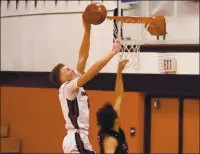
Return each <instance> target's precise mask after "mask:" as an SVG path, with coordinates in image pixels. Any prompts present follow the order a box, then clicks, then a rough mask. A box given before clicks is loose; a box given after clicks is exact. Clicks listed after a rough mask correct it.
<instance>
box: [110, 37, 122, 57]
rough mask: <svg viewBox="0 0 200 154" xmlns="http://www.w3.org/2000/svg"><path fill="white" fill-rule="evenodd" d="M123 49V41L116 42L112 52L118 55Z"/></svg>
mask: <svg viewBox="0 0 200 154" xmlns="http://www.w3.org/2000/svg"><path fill="white" fill-rule="evenodd" d="M120 49H121V41H120V40H115V42H114V44H113V47H112V52H113V53H114V54H117V53H118V52H119V51H120Z"/></svg>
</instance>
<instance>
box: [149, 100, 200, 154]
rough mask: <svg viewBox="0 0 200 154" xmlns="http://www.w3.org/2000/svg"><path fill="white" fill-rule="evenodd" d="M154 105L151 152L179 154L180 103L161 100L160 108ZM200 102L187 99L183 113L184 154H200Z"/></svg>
mask: <svg viewBox="0 0 200 154" xmlns="http://www.w3.org/2000/svg"><path fill="white" fill-rule="evenodd" d="M151 102H152V103H151V105H152V118H151V119H152V120H151V152H152V153H178V120H179V115H178V114H179V101H178V99H174V98H171V99H169V98H167V99H166V98H162V99H160V108H154V107H153V102H154V99H152V101H151ZM199 103H200V102H199V100H197V99H185V100H184V112H183V153H191V154H192V153H199V150H200V149H199V148H200V147H199V142H200V139H199V129H200V127H199Z"/></svg>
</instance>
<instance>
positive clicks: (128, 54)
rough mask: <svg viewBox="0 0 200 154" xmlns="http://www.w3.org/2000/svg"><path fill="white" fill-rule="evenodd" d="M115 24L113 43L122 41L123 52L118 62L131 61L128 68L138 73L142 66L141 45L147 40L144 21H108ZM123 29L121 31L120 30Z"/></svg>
mask: <svg viewBox="0 0 200 154" xmlns="http://www.w3.org/2000/svg"><path fill="white" fill-rule="evenodd" d="M108 22H111V23H113V24H114V25H113V41H115V40H116V39H117V40H120V41H121V50H120V52H119V53H118V62H120V61H122V60H129V62H128V63H127V64H126V67H131V66H133V68H134V69H135V70H136V71H138V70H139V69H140V68H141V66H140V45H141V43H142V42H143V40H145V36H146V32H147V28H148V26H149V24H150V23H148V24H147V26H146V27H145V23H144V21H142V18H141V20H136V19H133V18H126V19H121V20H120V19H117V20H108ZM119 25H120V26H119ZM120 27H121V29H119V28H120Z"/></svg>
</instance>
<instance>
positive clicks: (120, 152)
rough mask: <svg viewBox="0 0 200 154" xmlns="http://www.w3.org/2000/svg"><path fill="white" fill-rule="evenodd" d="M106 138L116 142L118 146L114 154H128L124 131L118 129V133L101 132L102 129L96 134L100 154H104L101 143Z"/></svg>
mask: <svg viewBox="0 0 200 154" xmlns="http://www.w3.org/2000/svg"><path fill="white" fill-rule="evenodd" d="M106 136H111V137H114V138H115V139H116V140H117V142H118V146H117V148H116V150H115V153H114V154H128V145H127V143H126V138H125V134H124V131H123V130H122V129H121V128H119V132H116V131H113V130H109V131H103V130H102V129H100V131H99V134H98V139H99V145H100V149H101V154H104V150H105V149H104V145H103V142H104V139H105V137H106Z"/></svg>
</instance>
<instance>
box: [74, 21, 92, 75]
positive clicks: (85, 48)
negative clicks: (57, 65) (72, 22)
mask: <svg viewBox="0 0 200 154" xmlns="http://www.w3.org/2000/svg"><path fill="white" fill-rule="evenodd" d="M83 25H84V29H85V32H84V36H83V40H82V43H81V47H80V50H79V57H78V63H77V66H76V69H77V70H78V72H80V73H81V74H83V73H84V70H85V65H86V62H87V59H88V56H89V47H90V29H91V25H90V24H88V23H86V22H85V21H84V20H83Z"/></svg>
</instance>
